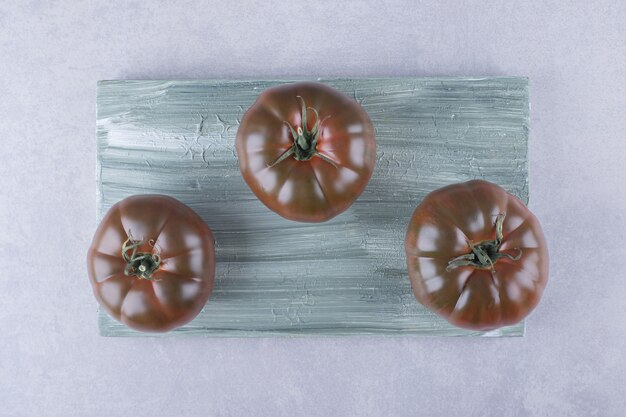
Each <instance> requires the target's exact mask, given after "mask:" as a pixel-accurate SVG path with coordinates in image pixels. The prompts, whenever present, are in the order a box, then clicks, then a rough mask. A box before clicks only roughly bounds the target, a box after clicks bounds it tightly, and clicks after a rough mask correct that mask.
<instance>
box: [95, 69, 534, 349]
mask: <svg viewBox="0 0 626 417" xmlns="http://www.w3.org/2000/svg"><path fill="white" fill-rule="evenodd" d="M293 81H296V80H260V81H259V80H254V81H252V80H248V81H230V80H207V81H101V82H99V83H98V96H97V104H98V115H97V141H98V147H97V170H98V171H97V199H98V219H100V218H101V217H102V216H103V214H104V213H105V212H106V211H107V210H108V209H109V208H110V207H111V205H113V204H114V203H116V202H117V201H119V200H121V199H123V198H125V197H127V196H130V195H133V194H146V193H160V194H167V195H170V196H173V197H175V198H177V199H179V200H181V201H182V202H184V203H186V204H188V205H189V206H190V207H191V208H193V209H194V210H195V211H196V212H197V213H198V214H200V216H201V217H202V218H203V219H204V220H205V221H206V223H207V224H208V225H209V226H210V227H211V229H212V230H213V232H214V235H215V239H216V244H217V260H218V266H217V275H216V286H215V290H214V292H213V295H212V296H211V298H210V300H209V302H208V303H207V305H206V306H205V308H204V310H203V311H202V312H201V314H200V315H199V316H198V317H197V318H196V319H195V320H193V321H192V322H191V323H189V324H188V325H186V326H183V327H181V328H179V329H177V330H175V331H173V332H171V333H168V335H169V336H177V335H185V334H203V335H209V336H220V337H228V336H270V335H290V336H293V335H333V336H334V335H365V334H380V335H385V334H386V335H398V334H406V335H449V336H467V335H484V336H521V335H523V333H524V323H523V322H522V323H519V324H517V325H515V326H510V327H506V328H502V329H499V330H495V331H491V332H475V331H467V330H463V329H459V328H456V327H454V326H452V325H450V324H448V323H447V322H446V321H445V320H443V319H440V318H439V317H437V316H435V315H434V314H432V313H430V312H429V311H428V310H427V309H425V308H424V307H422V306H421V305H420V304H419V303H418V302H417V301H415V299H414V297H413V294H412V291H411V285H410V283H409V280H408V277H407V270H406V264H405V258H404V248H403V243H404V234H405V231H406V225H407V222H408V220H409V218H410V215H411V214H412V212H413V210H414V209H415V207H416V206H417V205H418V204H419V202H420V201H421V200H422V198H423V197H424V196H425V195H426V194H427V193H428V192H430V191H432V190H434V189H436V188H439V187H441V186H444V185H447V184H451V183H454V182H459V181H466V180H469V179H472V178H482V179H486V180H489V181H492V182H495V183H497V184H499V185H501V186H502V187H504V188H505V189H506V190H508V191H509V192H511V193H513V194H514V195H516V196H518V197H519V198H520V199H521V200H522V201H524V202H528V195H529V189H528V159H527V149H528V147H527V142H528V122H529V119H528V117H529V114H528V113H529V102H528V80H527V79H526V78H514V77H495V78H388V79H369V78H367V79H321V80H318V81H320V82H323V83H325V84H328V85H330V86H332V87H335V88H337V89H339V90H340V91H342V92H344V93H345V94H347V95H348V96H350V97H352V98H354V99H355V100H356V101H358V102H359V103H360V104H361V105H362V106H363V107H364V109H365V110H366V111H367V112H368V114H369V116H370V118H371V120H372V122H373V124H374V126H375V128H376V141H377V142H376V143H377V151H378V152H377V165H376V169H375V171H374V174H373V176H372V179H371V181H370V183H369V185H368V187H367V188H366V190H365V192H364V193H363V194H362V196H361V197H360V198H359V199H358V200H357V202H356V203H355V204H354V205H353V206H352V207H351V208H350V209H348V210H347V211H346V212H344V213H343V214H341V215H339V216H337V217H336V218H334V219H332V220H330V221H328V222H326V223H321V224H304V223H296V222H292V221H288V220H285V219H283V218H281V217H279V216H278V215H276V214H274V213H273V212H271V211H270V210H268V209H267V208H266V207H265V206H264V205H263V204H261V203H260V202H259V201H258V200H257V199H256V198H255V196H254V194H252V192H251V191H250V190H249V189H248V187H247V186H246V184H245V183H244V181H243V179H242V178H241V176H240V174H239V169H238V165H237V159H236V154H235V151H234V140H235V134H236V131H237V126H238V124H239V121H240V120H241V117H242V115H243V113H244V112H245V110H246V109H247V108H248V107H249V106H250V105H251V104H252V103H253V102H254V101H255V100H256V98H257V96H258V94H259V93H260V92H261V91H263V90H264V89H266V88H268V87H271V86H275V85H278V84H282V83H287V82H293ZM99 326H100V332H101V334H102V335H106V336H139V335H143V333H138V332H135V331H132V330H130V329H128V328H127V327H125V326H124V325H122V324H121V323H118V322H117V321H115V320H113V319H112V318H110V317H109V316H108V315H107V314H106V313H105V312H103V311H100V313H99Z"/></svg>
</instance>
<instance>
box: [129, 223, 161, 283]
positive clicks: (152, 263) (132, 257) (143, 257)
mask: <svg viewBox="0 0 626 417" xmlns="http://www.w3.org/2000/svg"><path fill="white" fill-rule="evenodd" d="M129 234H130V233H129ZM142 243H143V241H141V240H133V239H132V238H131V237H130V236H129V237H128V239H126V241H125V242H124V243H123V244H122V257H123V258H124V260H125V261H126V268H124V275H126V276H130V275H135V276H137V277H139V278H141V279H149V280H154V278H152V274H153V273H154V271H156V270H157V269H159V266H160V265H161V257H160V256H159V254H158V253H146V252H137V248H138V247H139V246H141V244H142ZM148 243H149V244H150V246H153V247H154V241H153V240H149V241H148ZM129 252H130V254H129Z"/></svg>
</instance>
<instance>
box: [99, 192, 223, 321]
mask: <svg viewBox="0 0 626 417" xmlns="http://www.w3.org/2000/svg"><path fill="white" fill-rule="evenodd" d="M129 237H132V239H133V240H135V241H139V240H141V244H140V245H139V246H138V248H137V249H138V252H141V253H156V254H158V256H159V257H160V264H159V266H158V269H156V270H155V271H154V272H153V273H152V274H151V277H150V279H145V278H140V277H139V276H136V275H134V274H129V275H127V274H125V272H124V271H125V268H126V267H127V265H128V262H127V261H126V260H125V258H124V257H123V255H122V248H123V247H124V244H125V242H126V241H127V240H128V239H129ZM151 240H152V241H153V242H151ZM129 253H130V252H129ZM87 267H88V268H87V269H88V273H89V280H90V282H91V285H92V289H93V293H94V296H95V297H96V299H97V300H98V302H99V303H100V305H101V306H102V307H103V308H104V309H105V310H106V311H107V313H109V314H110V315H111V316H112V317H114V318H115V319H117V320H119V321H121V322H123V323H124V324H126V325H127V326H129V327H131V328H133V329H135V330H140V331H146V332H166V331H169V330H172V329H174V328H176V327H179V326H182V325H183V324H185V323H187V322H189V321H190V320H192V319H193V318H194V317H195V316H196V315H197V314H198V313H199V312H200V310H201V309H202V307H203V306H204V305H205V303H206V301H207V299H208V298H209V296H210V294H211V291H212V289H213V282H214V278H215V247H214V240H213V235H212V233H211V230H210V229H209V227H208V226H207V225H206V224H205V223H204V222H203V221H202V219H201V218H200V216H198V215H197V214H196V213H195V212H194V211H193V210H192V209H191V208H189V207H187V206H186V205H184V204H183V203H181V202H180V201H178V200H176V199H174V198H171V197H167V196H163V195H136V196H132V197H128V198H126V199H124V200H122V201H120V202H118V203H117V204H115V205H114V206H113V207H111V209H110V210H109V211H108V212H107V213H106V214H105V216H104V218H103V219H102V222H101V223H100V225H99V226H98V229H97V230H96V233H95V235H94V238H93V241H92V243H91V246H90V248H89V251H88V255H87Z"/></svg>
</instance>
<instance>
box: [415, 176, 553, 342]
mask: <svg viewBox="0 0 626 417" xmlns="http://www.w3.org/2000/svg"><path fill="white" fill-rule="evenodd" d="M405 251H406V259H407V267H408V273H409V278H410V280H411V285H412V287H413V292H414V294H415V297H416V298H417V300H418V301H419V302H420V303H422V304H423V305H424V306H426V307H428V308H429V309H431V310H432V311H434V312H435V313H437V314H439V315H440V316H442V317H443V318H445V319H446V320H448V321H449V322H450V323H452V324H454V325H456V326H459V327H463V328H467V329H474V330H491V329H495V328H498V327H501V326H506V325H512V324H515V323H517V322H519V321H520V320H522V319H524V317H526V316H527V315H528V314H529V313H530V312H531V311H532V310H533V309H534V308H535V306H537V304H538V303H539V300H540V299H541V295H542V293H543V290H544V288H545V286H546V283H547V281H548V248H547V244H546V240H545V237H544V235H543V232H542V230H541V226H540V224H539V221H538V220H537V218H536V217H535V216H534V215H533V213H531V212H530V210H528V208H527V207H526V206H525V205H524V203H522V202H521V201H520V200H519V199H517V198H516V197H515V196H513V195H511V194H509V193H507V192H506V191H505V190H504V189H502V188H501V187H499V186H497V185H495V184H492V183H490V182H487V181H481V180H473V181H469V182H466V183H461V184H454V185H450V186H447V187H443V188H440V189H438V190H435V191H433V192H432V193H430V194H428V195H427V196H426V198H424V200H423V201H422V203H421V204H420V205H419V206H418V207H417V209H416V210H415V212H414V213H413V216H412V218H411V220H410V222H409V225H408V229H407V233H406V240H405Z"/></svg>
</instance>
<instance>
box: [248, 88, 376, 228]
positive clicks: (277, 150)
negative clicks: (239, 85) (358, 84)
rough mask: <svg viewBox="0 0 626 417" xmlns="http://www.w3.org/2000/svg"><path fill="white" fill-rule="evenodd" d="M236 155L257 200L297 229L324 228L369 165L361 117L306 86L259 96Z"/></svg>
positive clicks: (356, 109)
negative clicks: (301, 226)
mask: <svg viewBox="0 0 626 417" xmlns="http://www.w3.org/2000/svg"><path fill="white" fill-rule="evenodd" d="M303 120H304V121H306V122H303ZM236 149H237V156H238V158H239V167H240V169H241V173H242V175H243V178H244V180H245V181H246V183H247V184H248V186H249V187H250V188H251V189H252V191H253V192H254V194H255V195H256V196H257V197H258V198H259V200H261V201H262V202H263V203H264V204H265V205H266V206H267V207H269V208H270V209H271V210H273V211H275V212H276V213H278V214H279V215H281V216H283V217H285V218H287V219H290V220H297V221H302V222H321V221H325V220H328V219H330V218H332V217H334V216H336V215H338V214H339V213H341V212H343V211H344V210H346V209H347V208H348V207H350V205H352V203H353V202H354V201H355V200H356V199H357V198H358V196H359V195H360V194H361V193H362V192H363V190H364V189H365V186H366V185H367V183H368V181H369V179H370V177H371V176H372V171H373V170H374V164H375V161H376V142H375V140H374V127H373V126H372V123H371V122H370V120H369V117H368V116H367V113H366V112H365V111H364V110H363V109H362V108H361V106H359V105H358V104H357V103H356V102H355V101H354V100H351V99H349V98H348V97H346V96H344V95H343V94H341V93H340V92H338V91H337V90H335V89H333V88H331V87H328V86H326V85H323V84H319V83H310V82H301V83H295V84H286V85H281V86H278V87H274V88H269V89H267V90H265V91H264V92H263V93H261V95H260V96H259V98H258V99H257V101H256V102H255V103H254V104H253V105H252V106H251V107H250V108H249V109H248V111H247V112H246V113H245V115H244V117H243V119H242V120H241V124H240V126H239V129H238V131H237V139H236Z"/></svg>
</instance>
